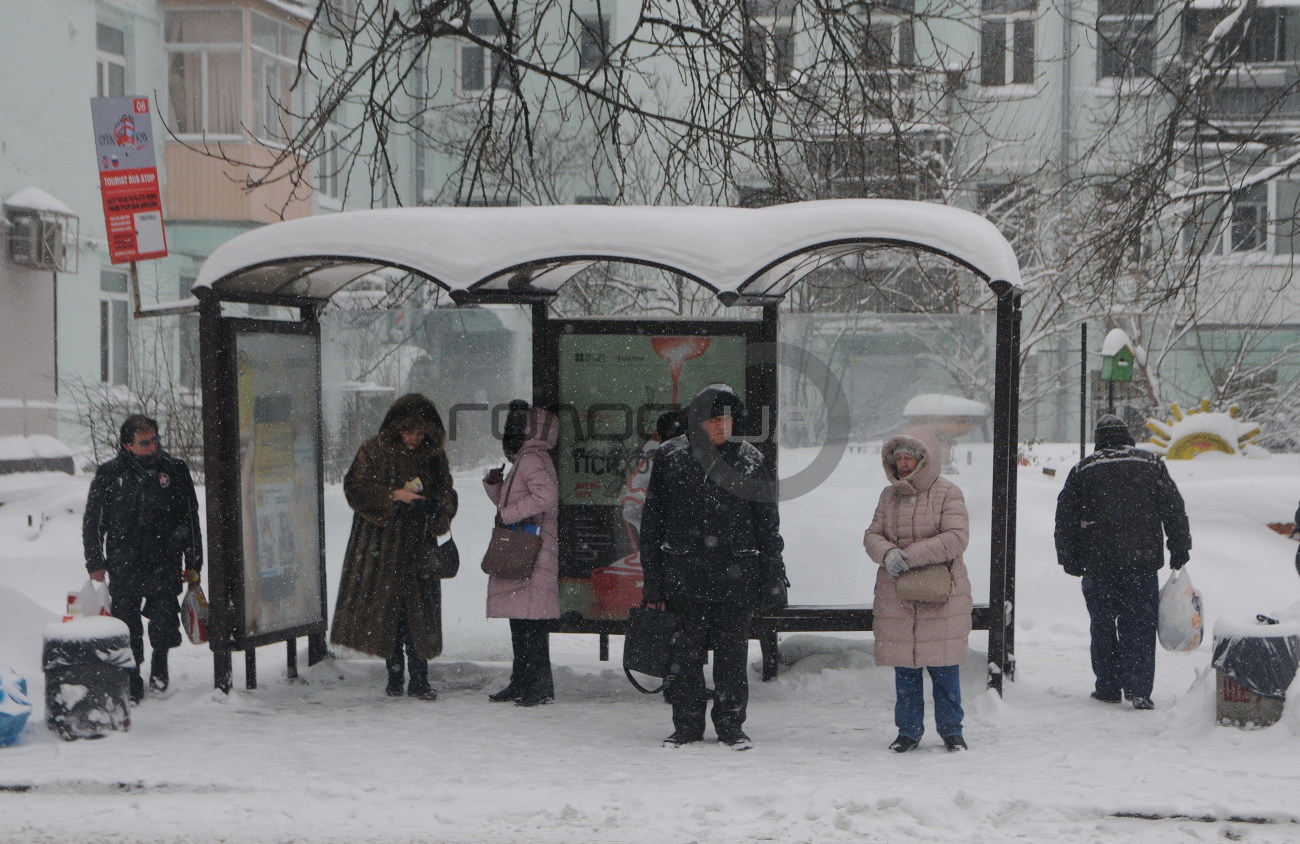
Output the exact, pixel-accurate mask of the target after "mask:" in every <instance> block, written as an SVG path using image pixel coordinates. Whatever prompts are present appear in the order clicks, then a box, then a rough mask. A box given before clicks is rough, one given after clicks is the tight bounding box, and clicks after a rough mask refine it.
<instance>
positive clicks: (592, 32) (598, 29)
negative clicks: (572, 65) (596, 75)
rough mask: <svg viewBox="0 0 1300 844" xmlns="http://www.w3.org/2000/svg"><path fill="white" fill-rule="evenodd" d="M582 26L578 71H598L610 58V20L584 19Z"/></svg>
mask: <svg viewBox="0 0 1300 844" xmlns="http://www.w3.org/2000/svg"><path fill="white" fill-rule="evenodd" d="M580 25H581V28H580V30H579V32H578V70H586V71H592V70H597V69H599V68H600V67H603V66H604V64H605V60H606V59H608V58H609V18H605V17H599V18H594V17H593V18H582V19H581V22H580Z"/></svg>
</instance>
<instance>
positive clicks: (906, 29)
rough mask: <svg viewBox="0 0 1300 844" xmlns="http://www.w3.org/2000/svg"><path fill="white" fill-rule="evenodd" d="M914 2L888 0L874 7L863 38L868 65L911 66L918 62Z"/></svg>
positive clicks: (865, 61)
mask: <svg viewBox="0 0 1300 844" xmlns="http://www.w3.org/2000/svg"><path fill="white" fill-rule="evenodd" d="M912 6H913V3H912V0H887V2H885V3H883V4H881V5H880V6H878V7H875V6H873V7H871V11H870V13H869V14H870V17H869V18H868V19H867V20H866V22H865V25H864V30H863V40H862V61H863V66H864V67H865V68H867V69H868V70H883V69H888V68H898V67H911V66H912V65H913V64H915V63H916V46H915V41H914V38H915V36H914V34H913V29H912Z"/></svg>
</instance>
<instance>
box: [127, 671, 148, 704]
mask: <svg viewBox="0 0 1300 844" xmlns="http://www.w3.org/2000/svg"><path fill="white" fill-rule="evenodd" d="M127 676H128V677H129V678H130V680H131V690H130V694H131V703H139V702H140V701H142V700H144V678H143V677H141V676H140V669H138V668H137V669H136V670H134V671H132V672H131V673H130V674H128V675H127Z"/></svg>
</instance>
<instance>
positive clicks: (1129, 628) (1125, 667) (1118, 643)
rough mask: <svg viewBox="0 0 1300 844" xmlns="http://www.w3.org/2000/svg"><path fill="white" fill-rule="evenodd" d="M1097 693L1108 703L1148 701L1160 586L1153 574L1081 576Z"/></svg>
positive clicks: (1152, 673)
mask: <svg viewBox="0 0 1300 844" xmlns="http://www.w3.org/2000/svg"><path fill="white" fill-rule="evenodd" d="M1083 600H1084V603H1086V604H1087V605H1088V616H1089V618H1090V620H1091V624H1090V630H1091V633H1092V673H1093V675H1094V676H1095V677H1096V678H1097V683H1096V688H1095V691H1096V692H1097V694H1098V695H1099V696H1100V697H1103V698H1106V699H1108V700H1119V697H1120V694H1121V693H1122V692H1128V694H1129V697H1151V687H1152V685H1154V683H1155V677H1156V624H1157V619H1158V605H1159V603H1160V584H1159V582H1158V578H1157V577H1156V573H1155V572H1137V573H1131V572H1119V573H1105V574H1085V575H1084V576H1083Z"/></svg>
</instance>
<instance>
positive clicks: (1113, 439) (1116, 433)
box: [1093, 413, 1133, 448]
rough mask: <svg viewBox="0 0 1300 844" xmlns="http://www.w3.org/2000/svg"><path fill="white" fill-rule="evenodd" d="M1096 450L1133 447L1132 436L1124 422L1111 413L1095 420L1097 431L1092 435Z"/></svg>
mask: <svg viewBox="0 0 1300 844" xmlns="http://www.w3.org/2000/svg"><path fill="white" fill-rule="evenodd" d="M1093 441H1094V442H1096V444H1097V448H1122V447H1123V446H1128V445H1133V435H1132V434H1130V433H1129V430H1128V426H1127V425H1125V424H1124V420H1123V419H1120V418H1119V417H1118V416H1116V415H1115V414H1113V413H1107V414H1104V415H1103V416H1102V417H1101V418H1100V419H1098V420H1097V431H1096V433H1095V434H1094V435H1093Z"/></svg>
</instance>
